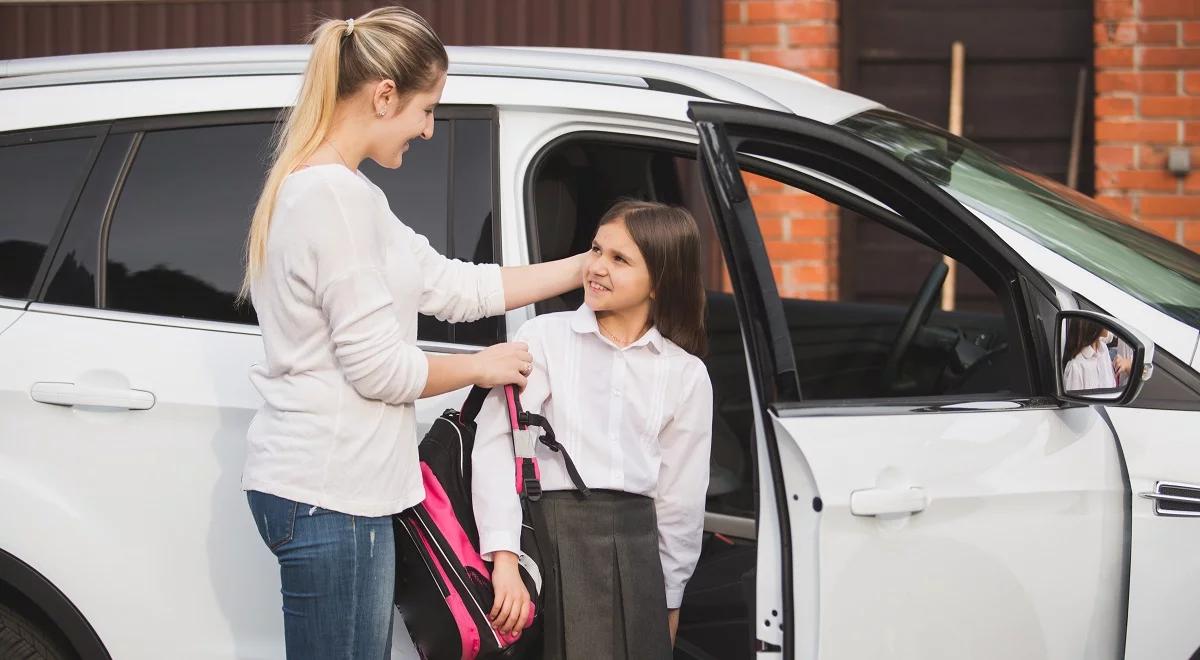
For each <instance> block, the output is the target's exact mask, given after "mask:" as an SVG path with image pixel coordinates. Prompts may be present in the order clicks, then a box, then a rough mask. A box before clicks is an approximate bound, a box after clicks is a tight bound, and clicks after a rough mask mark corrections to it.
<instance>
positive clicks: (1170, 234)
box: [1135, 220, 1179, 241]
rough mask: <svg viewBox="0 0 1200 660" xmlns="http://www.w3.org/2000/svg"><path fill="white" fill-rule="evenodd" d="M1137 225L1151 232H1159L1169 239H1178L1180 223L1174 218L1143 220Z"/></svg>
mask: <svg viewBox="0 0 1200 660" xmlns="http://www.w3.org/2000/svg"><path fill="white" fill-rule="evenodd" d="M1135 226H1137V227H1139V228H1141V229H1145V230H1146V231H1148V232H1150V233H1151V234H1158V235H1159V236H1162V237H1163V238H1165V239H1167V240H1169V241H1173V240H1175V239H1176V236H1178V230H1179V223H1178V222H1175V221H1174V220H1141V221H1139V222H1138V223H1136V225H1135Z"/></svg>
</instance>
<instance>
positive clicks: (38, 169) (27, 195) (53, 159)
mask: <svg viewBox="0 0 1200 660" xmlns="http://www.w3.org/2000/svg"><path fill="white" fill-rule="evenodd" d="M6 137H8V138H10V140H11V142H16V143H15V144H13V143H11V142H10V143H9V144H7V145H6V146H0V298H28V297H29V296H30V289H31V288H32V286H33V280H34V277H35V276H36V274H37V271H38V267H39V266H40V265H41V263H42V258H43V257H44V256H45V254H46V249H47V246H48V245H49V243H50V240H51V237H52V236H53V235H54V232H55V229H56V228H57V227H58V225H59V222H60V221H61V220H62V219H63V215H64V213H66V212H67V211H69V206H70V205H71V204H72V202H73V201H74V199H75V193H76V190H77V189H78V188H79V184H80V183H81V180H82V178H83V177H84V175H86V173H87V168H88V165H89V164H90V163H91V152H92V149H93V147H94V146H95V143H96V138H94V137H79V138H73V139H61V140H49V141H37V138H36V137H33V136H31V137H30V138H28V140H30V141H25V139H22V138H21V136H6ZM10 140H6V141H10Z"/></svg>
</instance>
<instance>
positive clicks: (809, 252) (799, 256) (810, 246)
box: [764, 236, 829, 263]
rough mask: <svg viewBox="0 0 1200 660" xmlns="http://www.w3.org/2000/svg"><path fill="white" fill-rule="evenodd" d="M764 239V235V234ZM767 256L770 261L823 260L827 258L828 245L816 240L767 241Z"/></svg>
mask: <svg viewBox="0 0 1200 660" xmlns="http://www.w3.org/2000/svg"><path fill="white" fill-rule="evenodd" d="M764 239H765V236H764ZM767 257H769V258H770V259H771V263H782V262H788V261H824V260H826V259H828V258H829V247H828V246H827V245H825V244H824V243H821V242H817V241H811V240H809V241H803V242H796V241H769V240H768V241H767Z"/></svg>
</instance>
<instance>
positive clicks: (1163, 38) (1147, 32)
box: [1137, 21, 1179, 46]
mask: <svg viewBox="0 0 1200 660" xmlns="http://www.w3.org/2000/svg"><path fill="white" fill-rule="evenodd" d="M1137 40H1138V44H1140V45H1143V46H1145V45H1150V44H1156V45H1158V44H1165V45H1168V46H1174V45H1176V44H1178V43H1179V23H1176V22H1174V21H1172V22H1170V23H1139V24H1138V26H1137Z"/></svg>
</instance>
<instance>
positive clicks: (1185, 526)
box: [1106, 377, 1200, 658]
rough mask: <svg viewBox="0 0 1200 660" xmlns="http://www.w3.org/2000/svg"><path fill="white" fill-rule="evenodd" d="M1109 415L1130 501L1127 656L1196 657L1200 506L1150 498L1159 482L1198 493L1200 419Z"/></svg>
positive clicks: (1199, 644)
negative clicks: (1126, 475)
mask: <svg viewBox="0 0 1200 660" xmlns="http://www.w3.org/2000/svg"><path fill="white" fill-rule="evenodd" d="M1151 379H1152V380H1153V377H1151ZM1134 405H1137V404H1136V403H1135V404H1134ZM1106 410H1107V412H1108V415H1109V416H1110V418H1111V419H1112V423H1113V427H1114V428H1115V429H1116V432H1117V437H1119V438H1120V440H1121V448H1122V450H1123V451H1124V454H1125V464H1126V466H1127V468H1128V470H1129V486H1130V491H1131V495H1132V497H1131V498H1130V499H1131V501H1130V506H1131V507H1132V524H1131V529H1130V532H1131V535H1132V539H1131V540H1132V548H1131V553H1130V569H1129V634H1128V638H1127V640H1126V657H1128V658H1189V657H1195V654H1196V653H1197V652H1198V651H1200V628H1197V626H1196V625H1195V622H1196V621H1198V620H1200V598H1197V594H1200V553H1198V552H1197V550H1196V549H1197V548H1200V506H1194V505H1192V506H1189V505H1187V504H1186V503H1172V502H1169V501H1168V502H1166V504H1167V506H1165V507H1163V506H1158V507H1156V503H1157V502H1156V500H1154V499H1151V498H1149V497H1146V495H1150V494H1154V493H1155V492H1156V491H1157V490H1158V488H1157V486H1158V484H1159V483H1167V484H1176V485H1179V486H1181V487H1183V488H1186V487H1187V486H1188V485H1192V486H1196V487H1197V488H1196V489H1194V490H1197V491H1200V412H1197V411H1194V410H1152V409H1140V408H1115V407H1110V408H1107V409H1106ZM1189 490H1192V489H1189ZM1166 492H1171V491H1169V490H1168V491H1166ZM1185 492H1186V491H1185ZM1156 509H1157V510H1156Z"/></svg>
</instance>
